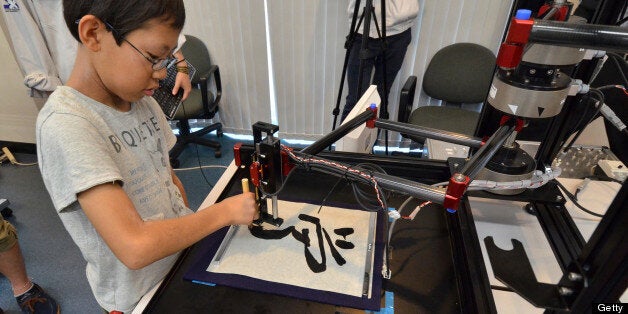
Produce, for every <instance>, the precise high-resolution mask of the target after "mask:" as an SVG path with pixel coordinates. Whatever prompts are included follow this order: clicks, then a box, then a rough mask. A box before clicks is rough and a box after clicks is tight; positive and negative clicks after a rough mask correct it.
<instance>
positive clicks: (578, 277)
mask: <svg viewBox="0 0 628 314" xmlns="http://www.w3.org/2000/svg"><path fill="white" fill-rule="evenodd" d="M567 277H568V278H569V280H571V281H580V280H582V275H580V274H578V273H574V272H570V273H569V274H568V275H567Z"/></svg>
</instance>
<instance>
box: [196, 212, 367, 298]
mask: <svg viewBox="0 0 628 314" xmlns="http://www.w3.org/2000/svg"><path fill="white" fill-rule="evenodd" d="M278 207H279V217H281V218H283V219H284V223H283V224H282V225H281V226H280V227H279V228H278V229H285V228H287V227H289V226H295V227H296V228H295V230H296V231H298V232H300V233H303V230H302V229H304V228H305V229H308V230H309V239H310V247H308V249H309V251H310V252H311V254H312V256H313V257H314V258H315V260H316V262H319V263H320V262H322V258H321V250H320V247H319V240H318V235H317V231H316V229H317V228H316V225H315V224H314V223H312V222H308V221H303V220H301V219H299V218H298V216H299V214H306V215H309V216H313V217H316V218H319V219H320V225H321V227H322V229H325V230H326V231H327V234H329V237H330V238H331V242H332V245H334V246H335V248H336V250H337V251H338V253H340V255H341V256H342V257H343V258H344V259H345V260H346V264H344V265H342V266H340V265H338V263H337V262H336V260H335V259H334V257H333V256H332V254H331V251H330V247H329V243H328V241H327V240H326V237H325V235H324V233H323V231H322V229H321V235H322V236H323V243H322V244H323V246H324V250H325V256H326V263H325V264H326V269H325V270H324V271H322V272H319V273H315V272H313V271H312V270H311V269H310V268H309V267H308V265H307V262H306V257H305V245H304V244H303V243H302V242H300V241H298V240H297V239H296V238H295V237H294V236H293V235H292V234H289V235H287V236H286V237H284V238H282V239H279V240H265V239H259V238H256V237H254V236H253V235H251V232H250V230H249V229H248V228H247V227H246V226H239V227H238V228H237V231H236V232H235V234H234V236H233V237H232V238H231V240H229V245H228V246H227V247H226V249H225V251H224V252H223V253H222V256H220V257H219V261H216V258H217V256H218V254H217V256H216V257H215V258H214V261H212V263H210V265H209V267H208V268H207V271H209V272H215V273H230V274H239V275H245V276H249V277H252V278H257V279H262V280H266V281H271V282H277V283H284V284H290V285H295V286H300V287H305V288H310V289H316V290H323V291H331V292H337V293H341V294H346V295H352V296H357V297H360V296H362V294H363V289H364V279H365V272H367V273H372V271H371V269H370V267H371V266H370V265H372V258H373V255H372V253H371V251H370V249H369V248H371V249H372V248H374V243H372V242H373V240H374V236H373V235H374V230H373V233H371V236H369V229H370V228H371V219H372V221H373V222H374V221H375V215H376V214H375V213H371V212H365V211H360V210H353V209H344V208H336V207H326V206H324V207H323V208H322V210H321V211H320V213H318V209H319V206H318V205H312V204H306V203H294V202H286V201H279V202H278ZM269 208H270V207H269ZM337 228H353V233H352V234H349V235H347V236H346V237H343V236H341V235H338V234H336V233H335V232H334V229H337ZM372 228H373V229H374V228H375V223H373V227H372ZM371 237H372V238H373V239H370V238H371ZM336 240H344V241H347V242H351V243H352V244H353V245H354V248H352V249H342V248H339V247H338V246H337V245H335V242H336ZM367 268H368V269H367ZM369 280H370V278H369ZM368 287H369V293H370V283H369V285H368Z"/></svg>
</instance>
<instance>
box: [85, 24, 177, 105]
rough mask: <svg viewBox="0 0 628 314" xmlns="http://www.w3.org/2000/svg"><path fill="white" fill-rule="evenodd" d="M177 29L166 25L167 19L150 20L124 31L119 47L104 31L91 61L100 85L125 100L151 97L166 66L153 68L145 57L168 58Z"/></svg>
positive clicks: (164, 75)
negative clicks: (141, 25)
mask: <svg viewBox="0 0 628 314" xmlns="http://www.w3.org/2000/svg"><path fill="white" fill-rule="evenodd" d="M179 32H180V30H177V29H173V28H172V27H170V23H169V22H164V21H163V20H161V19H152V20H149V21H148V22H146V23H145V24H144V26H143V27H142V28H139V29H136V30H134V31H132V32H130V33H128V34H127V35H126V36H125V37H124V39H125V40H122V43H121V45H120V46H118V45H117V44H116V42H115V39H114V37H113V33H112V32H108V34H105V35H104V38H103V45H102V51H101V52H102V53H99V54H97V56H96V58H95V59H94V60H93V62H94V63H93V64H94V67H95V68H96V70H97V72H98V75H99V76H100V79H101V80H102V83H103V85H104V88H105V89H106V90H107V91H108V92H109V93H110V94H112V96H114V97H117V98H120V99H122V100H124V101H128V102H134V101H137V100H139V99H140V98H142V97H144V96H152V94H153V91H154V90H155V89H156V88H158V87H159V80H161V79H163V78H165V77H166V69H161V70H158V71H153V64H152V63H151V62H150V61H149V60H147V59H146V58H147V57H148V58H150V59H153V60H157V59H160V60H163V59H164V58H168V57H170V56H171V55H172V52H173V51H172V50H173V49H174V48H175V47H176V45H177V38H178V36H179ZM133 46H134V47H135V48H137V50H136V49H135V48H133ZM140 52H141V53H140Z"/></svg>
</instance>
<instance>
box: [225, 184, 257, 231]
mask: <svg viewBox="0 0 628 314" xmlns="http://www.w3.org/2000/svg"><path fill="white" fill-rule="evenodd" d="M221 203H222V204H223V205H224V206H225V207H226V208H227V210H228V211H229V215H230V216H231V217H230V225H249V224H251V223H252V222H253V219H254V218H255V216H256V214H257V210H256V209H255V194H253V193H251V192H244V193H242V194H238V195H235V196H232V197H229V198H226V199H224V200H223V201H222V202H221Z"/></svg>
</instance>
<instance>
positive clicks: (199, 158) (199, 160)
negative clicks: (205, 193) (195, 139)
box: [179, 103, 214, 189]
mask: <svg viewBox="0 0 628 314" xmlns="http://www.w3.org/2000/svg"><path fill="white" fill-rule="evenodd" d="M181 108H183V116H184V117H187V116H188V114H187V113H186V112H185V104H184V103H181ZM179 132H181V130H179ZM194 147H195V148H196V161H197V163H198V167H195V168H197V169H199V170H200V171H201V174H202V175H203V179H204V180H205V183H207V185H209V187H210V188H212V189H213V188H214V185H213V184H211V183H210V182H209V180H208V179H207V176H205V171H203V165H201V155H200V153H199V152H198V144H196V143H195V144H194Z"/></svg>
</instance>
